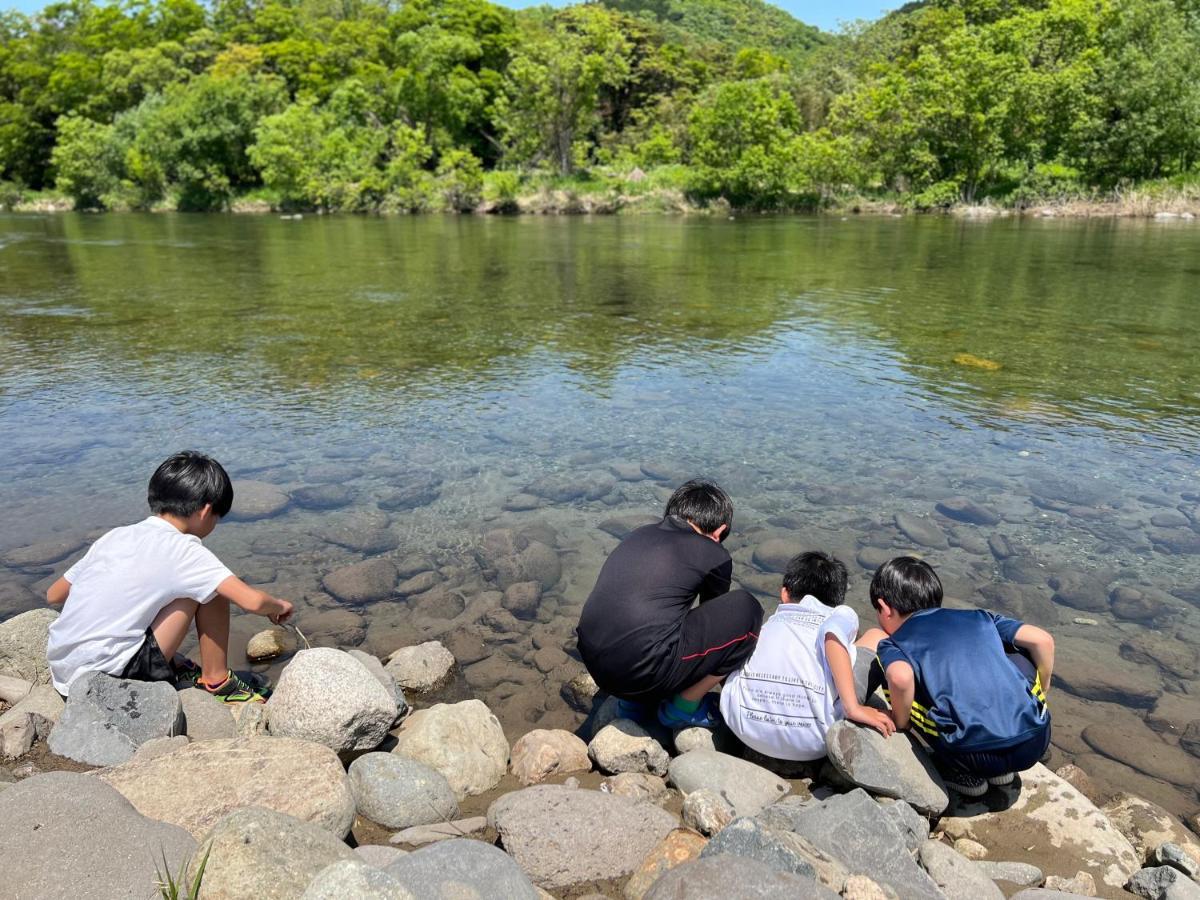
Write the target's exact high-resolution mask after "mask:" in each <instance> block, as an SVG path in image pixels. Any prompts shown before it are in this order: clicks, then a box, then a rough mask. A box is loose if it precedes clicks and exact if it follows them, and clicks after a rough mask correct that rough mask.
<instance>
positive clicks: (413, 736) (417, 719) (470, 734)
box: [392, 700, 509, 801]
mask: <svg viewBox="0 0 1200 900" xmlns="http://www.w3.org/2000/svg"><path fill="white" fill-rule="evenodd" d="M392 752H393V753H399V754H400V755H402V756H408V757H411V758H412V759H416V760H419V761H421V762H423V763H425V764H426V765H429V766H432V767H433V768H434V769H437V770H438V771H439V772H441V773H442V774H443V775H444V776H445V777H446V780H447V781H449V782H450V787H451V788H452V789H453V790H454V794H455V796H456V797H457V798H458V799H459V800H460V801H461V800H464V799H465V798H467V797H471V796H475V795H477V794H482V793H484V792H485V791H490V790H491V789H492V788H494V787H495V786H496V785H497V784H499V783H500V779H501V778H503V777H504V774H505V772H507V771H508V755H509V745H508V739H507V738H506V737H505V736H504V729H503V728H501V727H500V722H499V720H498V719H497V718H496V717H495V716H494V715H493V714H492V711H491V710H490V709H488V708H487V706H486V705H485V704H484V703H483V702H482V701H480V700H464V701H463V702H461V703H438V704H436V705H435V706H431V707H429V708H428V709H419V710H417V711H416V712H414V713H413V714H412V715H410V716H409V717H408V718H407V719H406V720H405V722H404V725H403V726H402V727H401V730H400V732H399V733H398V734H397V735H396V746H395V748H394V750H393V751H392Z"/></svg>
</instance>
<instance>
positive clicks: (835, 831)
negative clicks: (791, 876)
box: [726, 789, 944, 900]
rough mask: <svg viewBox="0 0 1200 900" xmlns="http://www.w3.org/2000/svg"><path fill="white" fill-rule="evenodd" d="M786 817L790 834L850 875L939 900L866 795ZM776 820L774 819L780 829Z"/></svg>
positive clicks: (790, 811)
mask: <svg viewBox="0 0 1200 900" xmlns="http://www.w3.org/2000/svg"><path fill="white" fill-rule="evenodd" d="M781 812H783V810H781ZM786 813H787V815H786V824H787V827H788V828H789V829H790V830H791V831H793V832H795V833H796V834H798V835H800V836H801V837H803V838H805V839H806V840H808V842H809V843H811V844H813V845H814V846H816V847H817V848H819V849H820V850H822V851H824V852H825V853H827V854H829V855H830V856H831V857H833V858H834V859H836V860H838V861H839V862H840V863H841V864H842V865H843V866H844V867H845V869H846V870H847V871H848V872H849V873H851V874H854V875H867V876H869V877H870V878H872V879H874V880H875V881H877V882H878V883H879V884H881V885H883V886H884V887H888V888H891V889H892V890H893V891H895V892H896V894H897V895H898V896H900V897H904V898H906V900H908V898H928V900H943V897H944V895H943V894H942V892H941V890H939V889H938V886H937V885H936V884H935V883H934V882H933V880H932V879H931V878H930V877H929V875H928V874H926V872H925V871H924V870H923V869H921V868H920V867H919V866H918V865H917V864H916V862H915V861H914V860H913V858H912V854H911V853H910V852H909V850H908V845H907V843H906V841H905V837H904V835H903V834H902V833H901V831H900V829H899V828H897V827H896V825H895V823H894V822H893V821H892V820H891V818H890V817H889V816H886V815H882V814H881V813H880V808H879V804H878V803H876V802H875V801H874V800H872V799H871V797H870V795H868V794H867V793H866V791H863V790H861V789H856V790H854V791H851V792H850V793H849V794H837V795H834V796H833V797H830V798H829V799H828V800H826V801H825V802H824V803H808V804H804V805H795V806H789V807H788V808H787V810H786ZM782 818H783V817H780V819H782ZM780 819H773V821H777V823H778V824H780V825H782V824H783V821H780ZM726 830H728V829H726Z"/></svg>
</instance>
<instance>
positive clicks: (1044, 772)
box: [941, 763, 1141, 888]
mask: <svg viewBox="0 0 1200 900" xmlns="http://www.w3.org/2000/svg"><path fill="white" fill-rule="evenodd" d="M1004 790H1005V794H1006V800H1005V802H1004V803H1003V804H1002V808H999V809H994V810H993V809H992V808H991V805H989V804H988V803H987V802H986V798H985V799H983V800H976V801H966V800H960V801H958V802H956V803H955V804H954V805H953V806H951V808H950V811H949V815H948V816H946V817H945V818H943V819H942V821H941V826H942V828H943V830H945V832H946V833H947V834H949V835H951V836H952V837H954V838H956V839H957V838H961V837H966V838H970V839H971V840H974V841H978V842H979V843H981V844H983V846H985V847H987V848H988V850H989V851H991V853H992V856H993V857H995V858H997V859H1021V858H1022V857H1023V856H1025V855H1026V848H1027V847H1029V846H1030V845H1036V846H1039V847H1042V848H1043V849H1044V850H1045V851H1046V852H1047V853H1048V854H1051V855H1050V856H1049V857H1048V858H1049V859H1051V860H1052V861H1053V866H1052V867H1051V868H1052V871H1048V872H1047V873H1046V874H1048V875H1050V874H1054V875H1064V876H1066V877H1068V878H1070V877H1073V876H1074V875H1075V873H1076V872H1079V871H1086V872H1088V873H1089V874H1090V875H1091V876H1092V877H1093V878H1094V879H1095V880H1096V883H1097V884H1100V883H1101V882H1103V883H1104V884H1106V885H1108V886H1109V887H1110V888H1121V887H1123V886H1124V884H1125V881H1126V880H1127V879H1128V878H1129V875H1130V874H1131V873H1132V872H1133V871H1134V870H1135V869H1137V868H1138V867H1139V865H1140V864H1141V858H1140V857H1139V856H1138V854H1137V852H1136V851H1135V850H1134V848H1133V846H1132V845H1131V844H1130V843H1129V841H1128V840H1126V839H1125V837H1124V836H1123V835H1122V834H1121V833H1120V832H1119V831H1118V830H1117V828H1116V827H1115V826H1114V825H1113V823H1112V822H1111V821H1109V819H1108V817H1107V816H1105V814H1104V813H1102V812H1101V811H1100V810H1098V809H1097V808H1096V806H1095V805H1094V804H1093V803H1092V801H1091V800H1088V799H1087V798H1086V797H1085V796H1083V794H1081V793H1080V792H1079V791H1078V790H1076V789H1075V788H1074V787H1072V786H1071V785H1070V784H1068V783H1067V782H1066V781H1064V780H1063V779H1062V778H1059V777H1058V776H1057V775H1055V774H1054V773H1053V772H1051V771H1050V770H1049V769H1047V768H1046V767H1045V766H1043V765H1041V764H1040V763H1039V764H1037V765H1035V766H1034V767H1033V768H1031V769H1028V770H1027V771H1025V772H1022V773H1021V774H1020V775H1019V776H1018V780H1017V781H1015V782H1014V783H1013V786H1012V787H1010V788H1006V789H1004Z"/></svg>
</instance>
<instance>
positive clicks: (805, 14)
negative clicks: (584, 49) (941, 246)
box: [0, 0, 902, 31]
mask: <svg viewBox="0 0 1200 900" xmlns="http://www.w3.org/2000/svg"><path fill="white" fill-rule="evenodd" d="M47 2H48V0H0V8H3V9H16V10H20V11H21V12H25V13H31V12H36V11H37V10H39V9H41V8H42V7H43V6H45V5H46V3H47ZM496 2H499V3H502V4H503V5H504V6H512V7H522V6H537V5H538V4H539V3H541V2H543V0H496ZM552 5H553V6H565V5H566V3H565V2H563V0H559V2H554V3H553V4H552ZM775 5H776V6H782V7H783V8H784V9H786V10H787V11H788V12H790V13H791V14H792V15H793V16H795V17H796V18H798V19H800V20H801V21H804V22H807V23H809V24H810V25H817V26H819V27H821V28H824V29H825V30H826V31H832V30H834V29H835V28H837V25H838V22H842V21H853V20H854V19H877V18H879V16H881V15H882V14H883V13H884V12H886V11H887V10H889V9H896V8H897V7H899V6H901V5H902V4H901V3H900V2H889V0H836V2H835V0H778V2H777V3H776V4H775Z"/></svg>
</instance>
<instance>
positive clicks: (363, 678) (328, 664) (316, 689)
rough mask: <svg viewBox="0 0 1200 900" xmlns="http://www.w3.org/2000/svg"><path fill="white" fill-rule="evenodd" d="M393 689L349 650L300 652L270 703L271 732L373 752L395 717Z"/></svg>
mask: <svg viewBox="0 0 1200 900" xmlns="http://www.w3.org/2000/svg"><path fill="white" fill-rule="evenodd" d="M396 713H397V710H396V701H395V698H394V697H393V695H392V694H391V693H389V692H388V690H387V689H386V688H384V686H383V685H382V684H380V683H379V681H378V680H377V679H376V678H375V676H374V675H372V674H371V673H370V672H369V671H367V668H366V666H364V665H363V664H362V663H361V662H359V661H358V660H357V659H355V658H354V657H353V656H351V655H350V654H348V653H345V652H343V651H341V650H334V649H332V648H329V647H316V648H314V649H312V650H301V651H300V652H299V653H297V654H296V656H295V657H294V658H293V659H292V661H291V662H290V663H288V664H287V666H286V667H285V668H284V670H283V674H281V675H280V676H279V683H278V685H277V686H276V687H275V692H274V693H273V694H271V699H270V700H268V701H267V721H268V723H269V727H270V729H271V734H273V735H279V736H281V737H293V738H298V739H300V740H305V741H315V742H317V743H318V744H324V745H325V746H326V747H329V748H330V749H331V750H336V751H338V752H341V751H343V750H372V749H374V748H375V747H378V746H379V745H380V744H381V743H382V742H383V739H384V738H385V737H387V733H388V730H389V729H390V728H391V727H392V723H394V722H395V721H396Z"/></svg>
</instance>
